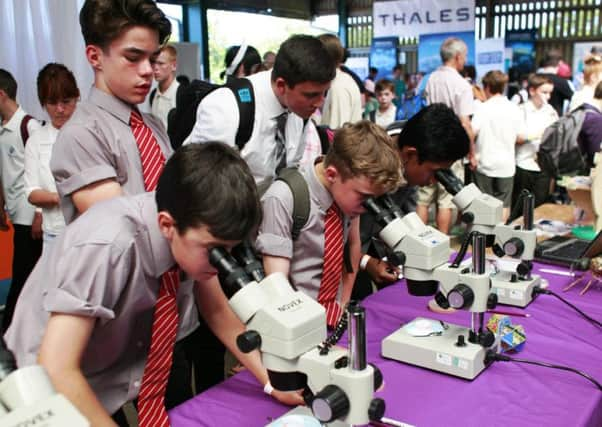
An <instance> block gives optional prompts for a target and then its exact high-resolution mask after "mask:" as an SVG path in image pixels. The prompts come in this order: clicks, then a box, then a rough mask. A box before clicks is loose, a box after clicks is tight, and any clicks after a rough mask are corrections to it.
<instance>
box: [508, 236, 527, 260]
mask: <svg viewBox="0 0 602 427" xmlns="http://www.w3.org/2000/svg"><path fill="white" fill-rule="evenodd" d="M524 250H525V244H524V243H523V241H522V240H521V239H519V238H518V237H512V238H510V239H508V240H507V241H506V242H505V243H504V253H505V254H506V255H508V256H511V257H519V256H521V255H522V254H523V251H524Z"/></svg>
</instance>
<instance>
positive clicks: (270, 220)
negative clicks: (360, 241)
mask: <svg viewBox="0 0 602 427" xmlns="http://www.w3.org/2000/svg"><path fill="white" fill-rule="evenodd" d="M318 161H320V160H318ZM301 174H302V175H303V177H304V178H305V181H306V182H307V187H308V190H309V199H310V211H309V216H308V218H307V222H306V224H305V226H304V227H303V228H302V229H301V231H300V234H299V237H298V238H297V240H293V238H292V236H291V232H292V225H293V219H292V214H293V194H292V192H291V189H290V187H289V186H288V185H287V184H286V183H284V182H282V181H275V182H274V183H273V184H272V185H271V186H270V188H269V189H268V190H267V192H266V193H265V194H264V195H263V197H262V198H261V205H262V208H263V221H262V223H261V226H260V227H259V234H258V237H257V242H256V247H257V250H258V251H259V252H260V253H262V254H264V255H271V256H277V257H284V258H288V259H289V260H290V273H289V279H290V281H291V283H292V284H293V285H294V286H296V287H297V288H298V289H300V290H302V291H303V292H305V293H306V294H307V295H309V296H310V297H312V298H313V299H315V300H317V299H318V292H319V289H320V282H321V280H322V272H323V265H324V231H325V225H324V221H325V218H326V212H327V210H328V209H329V208H330V206H331V205H332V204H333V203H334V200H333V198H332V195H331V194H330V192H329V191H328V190H327V189H326V187H324V185H323V184H322V183H321V182H320V181H319V179H318V176H317V174H316V170H315V165H312V166H311V167H307V168H305V169H304V170H302V171H301ZM342 219H343V242H346V241H347V237H348V233H349V224H350V218H348V217H346V216H343V218H342ZM341 291H342V286H341V284H339V290H338V293H337V297H336V301H337V302H338V303H339V304H340V302H341Z"/></svg>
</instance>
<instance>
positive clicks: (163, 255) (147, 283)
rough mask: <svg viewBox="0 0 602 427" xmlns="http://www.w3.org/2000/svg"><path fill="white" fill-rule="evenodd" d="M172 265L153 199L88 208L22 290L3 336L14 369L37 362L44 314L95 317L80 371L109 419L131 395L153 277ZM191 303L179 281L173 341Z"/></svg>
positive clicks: (186, 326)
mask: <svg viewBox="0 0 602 427" xmlns="http://www.w3.org/2000/svg"><path fill="white" fill-rule="evenodd" d="M174 264H175V260H174V258H173V256H172V254H171V250H170V247H169V245H168V242H167V240H166V239H165V238H164V237H163V235H162V234H161V232H160V230H159V227H158V223H157V206H156V203H155V200H154V193H144V194H141V195H137V196H130V197H117V198H114V199H111V200H108V201H104V202H100V203H97V204H95V205H94V206H92V207H91V208H90V209H89V210H87V211H86V212H85V213H84V214H83V215H82V216H81V217H79V218H78V219H77V220H76V221H74V222H73V223H72V224H70V225H69V226H68V227H67V228H66V229H65V231H64V232H63V233H62V234H61V235H60V236H59V237H58V238H57V240H55V243H53V245H52V247H51V249H50V251H49V252H48V253H46V252H45V253H44V256H43V257H42V258H41V259H40V261H39V262H38V263H37V265H36V266H35V268H34V270H33V272H32V273H31V275H30V276H29V279H28V280H27V282H26V283H25V287H24V288H23V291H22V292H21V296H20V297H19V301H18V302H17V306H16V309H15V315H14V317H13V321H12V323H11V326H10V328H9V330H8V332H7V333H6V335H5V339H6V343H7V345H8V347H9V348H10V349H11V350H12V351H13V353H14V354H15V357H16V359H17V364H18V366H19V367H22V366H27V365H31V364H34V363H36V357H37V354H38V350H39V347H40V343H41V340H42V337H43V335H44V332H45V329H46V324H47V322H48V317H49V314H50V313H51V312H56V313H68V314H74V315H80V316H89V317H95V318H96V319H97V320H96V323H95V326H94V329H93V331H92V335H91V336H90V340H89V342H88V345H87V347H86V350H85V351H84V354H83V357H82V361H81V369H82V371H83V373H84V375H85V377H86V379H87V380H88V382H89V383H90V385H91V386H92V389H93V390H94V392H95V393H96V395H97V396H98V398H99V399H100V401H101V403H102V405H103V406H104V407H105V409H106V410H107V411H108V412H109V413H114V412H115V411H116V410H117V409H119V408H120V407H121V406H122V405H123V404H124V403H126V402H127V401H130V400H132V399H134V398H135V397H136V396H138V392H139V390H140V383H141V380H142V374H143V371H144V365H145V363H146V358H147V355H148V350H149V347H150V339H151V328H152V322H153V312H154V308H155V302H156V300H157V295H158V292H159V286H160V277H161V275H162V274H163V273H164V272H165V271H167V270H168V269H169V268H171V267H172V266H173V265H174ZM191 304H194V295H193V283H192V281H191V280H189V281H182V282H181V283H180V287H179V291H178V309H179V313H180V322H179V331H178V332H179V333H178V335H179V336H181V335H185V334H186V333H189V332H190V331H191V330H192V329H191V326H190V325H191V322H190V318H189V317H190V313H191V310H189V308H188V307H189V306H190V305H191ZM192 320H193V321H194V322H196V319H192ZM195 326H196V325H195Z"/></svg>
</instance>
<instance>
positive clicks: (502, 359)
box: [486, 352, 602, 391]
mask: <svg viewBox="0 0 602 427" xmlns="http://www.w3.org/2000/svg"><path fill="white" fill-rule="evenodd" d="M486 359H487V360H488V361H489V362H491V361H498V362H518V363H527V364H529V365H537V366H543V367H544V368H554V369H560V370H562V371H568V372H573V373H574V374H578V375H581V376H582V377H583V378H585V379H587V380H589V381H591V382H592V383H594V384H595V386H596V387H598V390H600V391H602V384H600V383H599V382H598V381H596V380H595V379H594V378H593V377H591V376H590V375H588V374H586V373H585V372H581V371H579V370H577V369H575V368H571V367H568V366H562V365H554V364H552V363H546V362H538V361H536V360H527V359H517V358H514V357H509V356H506V355H504V354H497V353H494V352H490V353H488V354H487V357H486Z"/></svg>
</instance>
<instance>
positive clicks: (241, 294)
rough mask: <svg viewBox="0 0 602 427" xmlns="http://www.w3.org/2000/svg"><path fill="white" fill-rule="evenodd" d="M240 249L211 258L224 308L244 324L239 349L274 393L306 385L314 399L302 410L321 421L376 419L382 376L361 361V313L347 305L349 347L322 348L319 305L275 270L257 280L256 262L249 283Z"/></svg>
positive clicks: (215, 253)
mask: <svg viewBox="0 0 602 427" xmlns="http://www.w3.org/2000/svg"><path fill="white" fill-rule="evenodd" d="M241 252H242V251H241ZM241 252H238V253H236V250H235V254H236V255H235V256H234V257H233V256H231V255H229V254H228V253H226V252H225V251H224V250H223V249H221V248H217V249H213V250H212V251H211V253H210V259H211V262H212V263H213V265H214V266H215V267H216V268H218V270H219V271H220V282H221V283H222V287H223V288H224V291H225V293H226V295H227V296H228V297H229V298H230V299H229V304H230V307H231V308H232V309H233V311H234V312H235V313H236V315H237V316H238V317H239V318H240V320H241V321H242V322H243V323H245V324H246V332H245V333H243V334H242V335H240V336H239V337H238V340H237V344H238V346H239V348H240V349H241V351H243V352H249V351H252V350H254V349H259V350H260V352H261V357H262V361H263V364H264V366H265V367H266V369H267V370H268V375H269V377H270V382H271V384H272V386H273V387H274V388H275V389H278V390H283V391H286V390H297V389H301V388H304V387H305V388H309V390H310V391H311V393H313V397H312V398H311V400H310V401H309V402H308V406H310V407H311V409H312V412H313V415H314V416H315V417H316V418H317V419H318V420H319V421H321V422H323V423H329V424H328V425H332V426H335V425H350V424H351V425H363V424H368V423H369V422H370V421H377V420H380V419H381V417H382V416H383V414H384V410H385V402H384V401H383V400H382V399H379V398H374V397H373V394H374V391H375V389H376V388H378V387H380V383H382V376H381V374H380V372H379V371H378V370H377V369H376V368H375V367H373V366H371V365H369V364H367V363H366V353H365V346H366V345H365V323H364V322H365V318H364V315H365V314H364V309H363V308H362V307H360V306H357V305H354V306H350V307H349V308H348V310H347V312H348V316H349V324H350V326H349V349H342V348H338V347H332V348H330V346H329V345H326V346H325V345H324V342H325V340H326V339H327V331H326V313H325V310H324V308H323V307H322V306H321V305H320V304H319V303H318V302H316V301H314V300H313V299H311V298H310V297H308V296H307V295H305V294H304V293H303V292H299V291H297V290H295V289H293V287H292V286H291V285H290V283H289V282H288V280H287V278H286V277H285V276H284V275H283V274H282V273H273V274H270V275H269V276H267V277H265V278H262V276H263V272H259V270H260V268H257V264H255V267H254V268H253V267H251V268H250V269H249V268H247V272H248V271H249V270H253V274H252V276H253V278H251V276H249V275H248V274H245V272H244V271H243V269H242V267H241V266H240V265H247V266H249V265H251V264H252V263H251V262H249V261H248V260H249V256H248V255H249V252H247V253H245V254H242V256H241ZM245 257H246V259H245ZM235 258H236V259H235ZM239 263H240V264H239ZM253 279H255V280H253ZM257 279H260V280H257ZM233 287H234V288H236V287H237V288H238V289H232V288H233ZM227 288H230V289H227ZM229 294H230V295H232V294H233V295H232V296H230V295H229ZM325 347H328V348H327V349H326V350H327V351H324V348H325Z"/></svg>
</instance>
